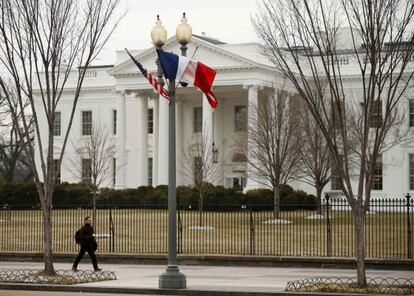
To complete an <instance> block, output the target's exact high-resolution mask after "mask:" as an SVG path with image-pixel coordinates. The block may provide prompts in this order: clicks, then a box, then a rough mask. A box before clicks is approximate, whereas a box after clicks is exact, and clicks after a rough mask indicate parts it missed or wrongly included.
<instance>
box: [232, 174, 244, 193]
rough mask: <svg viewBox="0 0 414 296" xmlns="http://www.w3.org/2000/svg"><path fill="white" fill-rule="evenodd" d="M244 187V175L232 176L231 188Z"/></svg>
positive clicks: (241, 188) (240, 188)
mask: <svg viewBox="0 0 414 296" xmlns="http://www.w3.org/2000/svg"><path fill="white" fill-rule="evenodd" d="M244 187H246V178H245V177H234V178H233V188H235V189H239V190H243V188H244Z"/></svg>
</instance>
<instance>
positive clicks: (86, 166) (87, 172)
mask: <svg viewBox="0 0 414 296" xmlns="http://www.w3.org/2000/svg"><path fill="white" fill-rule="evenodd" d="M91 181H92V161H91V159H89V158H82V182H85V183H90V182H91Z"/></svg>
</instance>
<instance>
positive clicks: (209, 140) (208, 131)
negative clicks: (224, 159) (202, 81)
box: [202, 95, 214, 161]
mask: <svg viewBox="0 0 414 296" xmlns="http://www.w3.org/2000/svg"><path fill="white" fill-rule="evenodd" d="M202 140H203V141H204V142H205V143H204V144H205V145H206V147H205V149H206V150H205V152H206V154H205V157H208V158H210V160H209V161H211V160H212V157H213V155H212V148H213V141H214V139H213V109H212V108H211V106H210V104H209V103H208V100H207V98H206V96H205V95H203V139H202Z"/></svg>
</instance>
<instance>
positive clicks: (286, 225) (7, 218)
mask: <svg viewBox="0 0 414 296" xmlns="http://www.w3.org/2000/svg"><path fill="white" fill-rule="evenodd" d="M292 207H293V206H292ZM411 207H412V201H411V197H410V196H409V195H407V197H406V199H393V200H390V199H385V200H372V202H371V205H370V211H369V212H368V213H367V215H366V228H365V233H366V237H365V239H366V257H367V258H413V236H412V220H413V218H414V214H413V211H412V209H411ZM266 208H268V209H269V210H266ZM271 208H272V205H269V207H266V206H265V205H260V206H259V205H255V206H253V205H234V204H233V205H214V206H213V205H205V209H209V210H204V211H201V212H200V211H198V209H197V207H196V206H194V205H192V206H189V205H180V206H179V209H178V213H177V215H178V219H177V240H178V252H179V253H183V254H235V255H275V256H276V255H277V256H320V257H329V256H335V257H355V223H354V217H353V214H352V212H351V211H350V207H349V205H348V203H347V201H346V200H344V199H329V198H326V199H325V201H324V203H323V205H322V208H321V209H319V211H316V210H307V209H306V208H307V207H306V205H302V209H298V210H288V211H287V210H285V211H281V213H280V217H279V219H278V220H275V217H274V216H273V215H274V214H273V211H272V210H271ZM91 212H92V211H91V209H90V208H83V207H77V208H74V207H59V208H55V209H54V210H53V215H52V219H53V250H54V251H55V252H77V250H78V246H77V245H76V244H75V241H74V234H75V232H76V230H77V229H78V228H79V227H80V226H82V221H83V218H84V217H85V216H87V215H90V214H91ZM96 212H97V214H96V217H95V218H94V222H93V223H94V228H95V232H96V239H97V241H98V245H99V247H98V252H105V253H110V252H111V253H166V252H167V214H168V212H167V209H166V207H165V205H164V206H161V205H156V206H150V205H140V206H135V207H122V208H115V207H111V208H101V207H100V208H98V209H97V211H96ZM200 215H201V216H200ZM200 221H202V223H201V225H200ZM42 223H43V222H42V212H41V211H40V210H39V209H33V208H27V207H23V206H18V207H13V206H7V207H0V252H11V251H13V252H31V251H39V252H41V251H42V249H43V241H42V237H43V236H42V231H43V229H42Z"/></svg>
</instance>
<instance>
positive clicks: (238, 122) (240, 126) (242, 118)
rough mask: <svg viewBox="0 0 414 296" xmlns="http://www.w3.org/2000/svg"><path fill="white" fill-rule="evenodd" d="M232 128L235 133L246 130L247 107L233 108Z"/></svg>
mask: <svg viewBox="0 0 414 296" xmlns="http://www.w3.org/2000/svg"><path fill="white" fill-rule="evenodd" d="M234 111H235V112H234V114H235V116H234V127H235V130H236V132H244V131H246V130H247V107H246V106H235V109H234Z"/></svg>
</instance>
